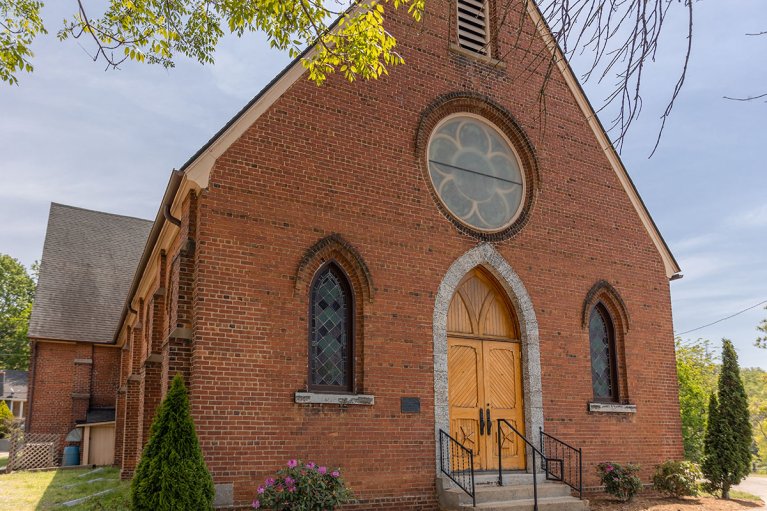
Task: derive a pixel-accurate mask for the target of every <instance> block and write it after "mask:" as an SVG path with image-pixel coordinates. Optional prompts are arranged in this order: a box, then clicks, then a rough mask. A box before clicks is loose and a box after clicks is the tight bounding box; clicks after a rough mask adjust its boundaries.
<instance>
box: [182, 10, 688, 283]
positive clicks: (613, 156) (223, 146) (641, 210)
mask: <svg viewBox="0 0 767 511" xmlns="http://www.w3.org/2000/svg"><path fill="white" fill-rule="evenodd" d="M527 10H528V15H529V16H530V18H531V20H532V22H533V23H534V25H535V27H536V28H537V30H538V34H539V36H540V37H541V38H542V39H543V41H544V42H545V44H546V45H547V46H548V47H549V50H550V51H551V53H552V55H553V56H554V58H555V60H556V64H557V68H558V69H559V71H560V72H561V73H562V76H563V77H564V79H565V82H566V83H567V86H568V88H569V89H570V92H571V93H572V94H573V96H574V98H575V100H576V102H577V103H578V106H579V107H580V108H581V112H582V113H583V115H584V117H585V118H586V119H587V121H588V124H589V127H591V129H592V131H593V133H594V136H595V138H596V139H597V142H598V144H599V146H600V148H601V149H602V151H603V152H604V153H605V156H606V157H607V160H608V161H609V162H610V165H611V167H612V168H613V170H614V171H615V174H616V175H617V177H618V180H619V181H620V183H621V185H622V186H623V189H624V191H625V192H626V194H627V195H628V197H629V200H630V201H631V204H632V205H633V206H634V209H635V210H636V212H637V214H638V216H639V218H640V220H641V222H642V224H643V226H644V228H645V230H646V231H647V234H648V235H649V236H650V238H651V239H652V242H653V244H654V245H655V248H656V249H657V250H658V253H659V254H660V256H661V259H662V260H663V264H664V267H665V270H666V276H667V277H668V278H669V279H675V278H679V277H681V275H679V272H680V271H681V269H680V267H679V264H678V263H677V261H676V259H675V258H674V255H673V254H672V253H671V250H670V249H669V247H668V245H667V244H666V241H665V240H664V239H663V236H662V235H661V233H660V231H659V230H658V227H657V226H656V225H655V221H654V220H653V219H652V217H651V216H650V212H649V211H648V210H647V207H646V206H645V204H644V201H643V200H642V198H641V197H640V196H639V192H638V191H637V189H636V186H635V185H634V183H633V181H632V180H631V177H630V176H629V174H628V171H627V170H626V167H625V166H624V165H623V162H622V161H621V159H620V156H619V155H618V153H617V151H616V150H615V147H614V146H613V144H612V142H611V141H610V139H609V137H608V136H607V132H606V131H605V129H604V126H603V125H602V123H601V122H600V120H599V117H597V114H596V111H595V110H594V108H593V106H592V105H591V103H590V102H589V100H588V98H587V97H586V94H585V92H584V91H583V88H582V87H581V85H580V82H579V81H578V79H577V78H576V77H575V74H574V73H573V70H572V68H571V67H570V64H569V63H568V62H567V59H566V58H565V56H564V53H563V52H562V50H561V49H560V48H559V45H558V44H557V42H556V40H555V39H554V36H553V35H552V33H551V29H550V28H549V26H548V24H547V23H546V21H545V19H544V18H543V16H542V14H541V11H540V10H539V9H538V6H537V4H536V2H527ZM336 22H337V21H336ZM334 25H335V24H334ZM331 29H332V27H331ZM314 51H316V47H314V46H311V47H309V48H307V49H306V50H305V51H304V52H303V53H302V54H301V55H299V56H298V57H297V58H296V59H294V60H293V61H292V62H291V63H290V64H289V65H288V66H287V67H286V68H285V69H283V70H282V71H281V72H280V73H279V74H278V75H277V76H276V77H275V78H274V79H273V80H272V81H271V82H270V83H269V84H268V85H267V86H266V87H265V88H264V89H263V90H261V92H259V93H258V94H257V95H256V96H255V97H254V98H253V99H252V100H251V101H250V102H248V104H247V105H245V107H244V108H243V109H242V110H240V111H239V112H238V113H237V114H236V115H235V116H234V117H233V118H232V119H230V120H229V122H227V123H226V124H225V125H224V126H223V127H222V128H221V129H220V130H219V131H218V133H216V134H215V135H214V136H213V137H212V138H211V139H210V140H209V141H208V142H207V143H206V144H205V145H204V146H202V147H201V148H200V150H199V151H197V152H196V153H195V154H194V155H193V156H192V157H191V158H190V159H189V160H188V161H187V162H186V163H184V165H183V166H182V167H181V171H182V172H183V173H184V174H185V175H186V177H187V178H188V179H190V180H191V181H193V182H194V183H196V184H197V186H199V187H200V188H203V189H204V188H207V186H208V178H209V177H210V171H211V169H212V168H213V165H214V164H215V162H216V159H217V158H218V157H219V156H221V155H222V154H223V153H224V151H226V150H227V149H228V148H229V146H231V145H232V144H233V143H234V142H235V141H236V140H237V139H238V138H239V137H240V136H241V135H242V134H243V133H245V131H246V130H247V129H248V128H249V127H250V126H251V125H253V123H255V122H256V120H258V118H259V117H260V116H261V114H263V113H264V112H266V111H267V110H268V109H269V108H270V107H271V106H272V105H273V104H274V103H275V102H276V101H277V100H278V99H279V98H280V97H281V96H282V94H284V93H285V92H286V91H287V90H288V89H289V88H290V86H292V85H293V84H294V83H296V81H298V79H299V78H300V77H301V76H303V75H304V72H305V71H306V70H305V68H304V66H303V64H302V63H301V60H302V59H303V58H307V57H309V56H310V55H311V54H312V53H313V52H314Z"/></svg>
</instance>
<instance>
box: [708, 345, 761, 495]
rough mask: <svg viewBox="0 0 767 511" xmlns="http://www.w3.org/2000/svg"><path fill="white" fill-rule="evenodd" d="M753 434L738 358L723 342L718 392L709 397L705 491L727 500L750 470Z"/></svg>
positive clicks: (731, 347) (731, 348)
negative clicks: (733, 488)
mask: <svg viewBox="0 0 767 511" xmlns="http://www.w3.org/2000/svg"><path fill="white" fill-rule="evenodd" d="M752 443H753V435H752V431H751V422H750V421H749V414H748V398H747V397H746V391H745V388H744V387H743V381H742V380H741V378H740V367H739V366H738V355H737V353H735V348H734V347H733V345H732V342H731V341H728V340H727V339H723V340H722V371H721V372H720V373H719V382H718V387H717V393H716V394H711V397H710V400H709V410H708V425H707V427H706V438H705V442H704V452H705V456H704V458H703V465H702V466H701V468H702V469H703V474H704V475H705V476H706V479H708V482H707V483H706V485H705V489H706V491H708V492H710V493H712V494H714V495H721V497H722V498H724V499H729V498H730V488H731V487H733V486H735V485H737V484H738V483H740V482H741V481H742V480H743V479H745V477H746V476H747V475H748V474H749V472H750V471H751V457H752V453H751V445H752Z"/></svg>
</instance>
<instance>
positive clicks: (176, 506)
mask: <svg viewBox="0 0 767 511" xmlns="http://www.w3.org/2000/svg"><path fill="white" fill-rule="evenodd" d="M213 497H214V487H213V479H212V478H211V476H210V472H208V467H207V466H206V465H205V460H204V459H203V457H202V450H201V449H200V443H199V442H198V440H197V434H196V433H195V430H194V422H193V421H192V416H191V414H190V413H189V396H188V395H187V391H186V387H184V380H183V379H182V378H181V376H180V375H176V377H175V378H173V383H172V384H171V387H170V389H169V390H168V394H167V395H166V396H165V399H164V400H163V402H162V404H161V405H160V406H159V408H158V409H157V413H156V415H155V418H154V421H153V422H152V428H151V430H150V433H149V441H148V442H147V444H146V447H144V452H143V454H142V455H141V461H140V462H139V464H138V467H136V473H135V475H134V476H133V481H132V483H131V501H132V504H133V510H134V511H181V510H195V511H205V510H212V509H213Z"/></svg>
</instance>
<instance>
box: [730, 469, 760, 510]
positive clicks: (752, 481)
mask: <svg viewBox="0 0 767 511" xmlns="http://www.w3.org/2000/svg"><path fill="white" fill-rule="evenodd" d="M735 489H736V490H740V491H745V492H748V493H752V494H754V495H756V496H758V497H761V498H762V500H763V501H765V502H767V476H762V477H759V476H748V477H747V478H746V479H745V480H744V481H743V482H742V483H740V484H739V485H738V486H735ZM765 507H767V506H765Z"/></svg>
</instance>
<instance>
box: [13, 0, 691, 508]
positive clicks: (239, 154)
mask: <svg viewBox="0 0 767 511" xmlns="http://www.w3.org/2000/svg"><path fill="white" fill-rule="evenodd" d="M527 4H529V5H527ZM426 5H427V11H426V13H425V16H424V20H423V22H422V23H420V24H415V25H413V24H412V22H411V20H408V19H406V17H405V16H406V15H405V14H404V13H391V14H390V18H389V19H388V20H387V23H388V24H389V26H388V28H389V30H390V31H391V32H392V33H393V34H394V35H395V36H396V38H397V41H398V45H399V48H400V51H401V53H402V54H403V56H404V57H405V59H406V62H407V64H406V65H404V66H400V67H398V68H396V69H395V70H393V71H392V73H391V75H390V76H387V77H384V78H382V79H380V80H376V81H371V82H364V83H361V82H355V83H351V84H350V83H347V82H346V81H344V80H343V79H342V78H340V77H337V76H336V77H332V78H331V79H329V80H328V82H327V83H326V84H325V85H324V86H322V87H317V86H316V85H314V84H313V83H311V82H310V81H308V80H307V78H306V73H305V70H304V67H303V66H302V64H301V62H300V61H298V60H297V61H295V62H293V63H292V64H290V65H289V66H288V67H287V68H286V69H285V70H284V71H283V72H282V73H280V74H279V75H278V76H277V77H276V78H275V79H274V80H273V81H272V82H271V83H270V84H269V85H268V86H267V87H266V88H265V89H264V90H263V91H262V92H261V93H259V94H258V95H257V96H256V97H255V98H254V99H253V100H252V101H251V102H250V103H248V104H247V105H246V106H245V107H244V108H243V109H242V110H241V111H240V112H239V113H238V114H237V115H236V116H235V117H234V118H233V119H232V120H231V121H230V122H229V123H228V124H227V125H226V126H224V127H223V128H222V129H221V130H220V131H219V132H218V133H217V134H216V135H215V136H214V137H213V138H212V139H211V140H210V141H209V142H208V143H207V144H206V145H205V146H204V147H202V148H201V149H200V150H199V151H198V152H197V153H196V154H195V155H194V156H193V157H192V158H191V159H190V160H189V161H188V162H186V163H185V164H184V165H183V166H182V167H181V169H180V170H178V171H174V172H173V173H172V175H171V176H170V180H169V183H168V185H167V188H166V190H165V194H164V196H163V198H162V201H161V202H160V205H159V211H158V214H157V216H156V218H155V220H154V221H153V222H151V223H149V222H145V221H141V220H136V219H127V218H125V217H118V216H115V215H108V214H105V213H98V212H86V211H83V210H77V209H74V208H67V207H63V206H58V205H54V207H53V208H52V213H51V223H50V224H49V229H48V237H47V239H46V244H45V252H44V254H43V259H42V273H41V276H40V290H39V291H38V301H37V302H36V303H35V309H34V311H33V328H30V336H31V337H32V339H33V343H34V354H33V361H32V376H31V387H32V391H31V394H32V395H31V415H30V417H29V419H28V428H29V430H30V431H40V432H61V433H62V434H66V432H67V431H68V430H69V429H71V428H72V427H74V426H75V424H78V423H87V421H88V415H89V414H93V413H96V412H99V411H100V413H101V414H102V415H100V417H101V418H102V419H103V418H104V417H107V415H104V413H107V414H108V413H109V412H108V410H113V412H112V413H113V422H112V424H113V425H114V463H116V464H117V465H118V466H120V467H121V469H122V473H123V475H124V476H125V477H128V476H130V475H131V474H132V472H133V470H134V469H135V467H136V464H137V459H138V457H139V456H140V453H141V449H142V446H143V445H144V443H145V442H146V440H147V434H148V429H149V425H150V424H151V419H152V417H153V414H154V412H155V409H156V407H157V405H158V403H159V402H160V400H161V398H162V396H163V395H164V393H165V392H166V390H167V387H168V383H169V380H170V379H171V378H172V377H173V375H174V374H176V373H181V374H182V375H183V376H184V378H185V380H186V382H187V385H188V388H189V390H190V397H191V404H192V410H193V415H194V420H195V425H196V428H197V432H198V435H199V438H200V442H201V445H202V449H203V452H204V454H205V458H206V461H207V463H208V466H209V468H210V470H211V472H212V474H213V478H214V481H215V483H216V491H217V503H218V504H219V505H221V506H238V505H247V504H249V503H250V502H251V500H252V499H253V498H254V496H255V492H256V488H257V487H258V485H259V484H260V483H261V482H262V481H263V479H264V478H265V477H266V476H268V475H270V474H272V473H274V471H275V470H276V469H278V468H279V467H281V466H283V465H284V464H285V462H286V461H287V460H288V459H291V458H301V459H304V460H312V461H315V462H318V463H322V464H326V465H329V466H340V467H342V470H343V471H344V473H345V477H346V479H347V481H348V482H349V484H350V486H351V488H352V490H353V491H354V493H355V495H356V497H357V498H358V499H359V503H358V507H359V509H377V508H382V509H383V508H386V509H437V507H438V505H439V504H438V500H441V501H442V506H443V508H445V507H450V506H449V505H448V504H446V502H448V501H449V498H448V497H450V495H452V494H450V492H451V491H454V490H455V484H456V483H448V482H447V479H444V478H445V477H447V476H446V474H445V473H449V474H451V476H452V477H453V479H455V480H456V482H457V483H458V484H460V485H464V486H466V478H467V477H468V474H469V473H470V470H469V469H470V468H473V469H474V479H475V483H476V484H478V483H479V482H481V481H482V478H485V479H487V478H488V477H490V476H488V475H487V474H488V473H497V470H498V468H499V467H500V468H502V469H503V470H506V471H508V472H509V473H510V474H512V475H513V474H519V473H520V472H517V471H521V472H527V473H528V474H529V473H530V472H531V471H532V465H531V464H532V461H533V458H534V451H535V449H533V447H530V446H529V444H527V443H525V441H524V439H527V440H528V441H529V442H530V443H531V444H530V445H532V446H534V447H536V448H537V449H540V448H541V447H542V445H541V443H543V451H545V452H544V454H547V455H548V457H549V458H550V459H553V460H557V459H562V460H563V461H562V468H559V469H558V468H557V467H556V466H549V467H548V468H549V470H550V471H552V472H557V470H560V471H564V472H566V474H562V475H566V477H565V479H566V481H565V482H569V483H571V484H573V485H574V486H575V487H579V486H580V485H581V484H583V485H584V486H586V487H592V486H595V485H597V484H598V480H597V478H596V475H595V471H594V467H595V465H596V464H598V463H600V462H602V461H616V462H635V463H639V464H641V465H642V467H643V470H642V474H641V475H642V477H643V479H644V480H645V481H647V480H649V474H650V473H651V471H652V469H653V467H654V465H655V464H658V463H660V462H662V461H665V460H668V459H679V458H681V456H682V442H681V432H680V418H679V404H678V396H677V380H676V372H675V371H676V369H675V367H676V366H675V359H674V341H673V331H672V320H671V301H670V293H669V282H670V280H673V279H675V278H678V277H679V276H680V274H679V272H680V269H679V267H678V265H677V263H676V261H675V260H674V258H673V256H672V254H671V252H670V251H669V248H668V246H667V245H666V243H665V242H664V240H663V238H662V237H661V235H660V233H659V232H658V229H657V227H656V226H655V224H654V222H653V220H652V218H651V217H650V214H649V213H648V211H647V209H646V207H645V205H644V203H643V202H642V199H641V198H640V197H639V194H638V193H637V190H636V188H635V187H634V185H633V184H632V182H631V179H630V178H629V175H628V173H627V171H626V169H625V168H624V166H623V164H622V162H621V160H620V158H619V157H618V155H617V154H616V152H615V150H614V148H613V146H612V145H611V143H610V141H609V139H608V137H607V135H606V134H605V132H604V129H603V127H602V125H601V124H600V123H599V120H598V119H597V117H596V115H595V113H594V110H593V108H592V107H591V105H590V103H589V102H588V100H587V99H586V97H585V95H584V92H583V90H582V89H581V88H580V86H579V84H578V82H577V80H576V78H575V76H574V74H573V72H572V70H571V69H570V68H569V66H568V64H567V63H566V62H565V61H564V59H563V58H561V54H560V53H559V51H558V50H557V49H556V47H555V46H552V43H551V41H552V39H551V34H550V33H549V32H548V29H547V28H546V27H545V24H543V23H542V22H541V17H540V13H539V12H538V11H537V10H536V8H535V6H534V4H533V3H532V2H529V3H525V5H526V6H523V3H520V4H519V5H517V6H516V8H517V9H527V12H526V13H524V16H523V15H522V14H523V13H522V12H519V13H517V16H516V17H515V16H513V15H511V16H509V19H515V20H522V22H523V25H524V26H523V27H522V30H521V31H518V30H517V29H516V28H510V27H508V26H504V25H503V24H501V23H500V21H499V16H497V15H495V13H494V9H495V4H494V2H493V1H492V0H491V1H489V2H488V3H486V4H482V3H478V2H474V1H472V0H457V3H456V0H452V1H449V2H427V3H426ZM467 13H469V14H467ZM520 37H521V38H522V40H520V39H519V38H520ZM545 52H549V53H548V54H549V55H552V53H551V52H553V54H554V56H555V57H557V60H556V63H555V64H554V68H553V70H552V73H550V76H549V77H548V83H547V84H546V89H545V90H546V109H545V110H541V109H540V108H539V92H540V89H541V86H542V84H543V81H544V80H545V79H546V78H545V76H544V75H546V74H547V73H546V72H547V69H546V66H545V65H544V66H541V67H540V69H537V70H530V69H529V65H528V64H529V63H530V59H531V58H532V56H535V55H541V54H543V53H545ZM62 229H69V230H70V231H68V232H69V235H68V236H59V235H58V234H57V233H58V232H61V230H62ZM89 233H90V234H89ZM93 233H96V235H93ZM49 239H50V240H51V241H50V243H49ZM84 244H85V246H83V245H84ZM85 252H88V253H91V255H90V256H86V255H84V253H85ZM88 257H90V258H91V259H88ZM57 261H58V262H57ZM80 267H83V268H80ZM73 268H74V269H75V270H76V271H72V272H68V271H67V270H68V269H73ZM78 268H79V269H78ZM72 280H77V283H73V282H71V281H72ZM48 291H50V294H49V296H48V298H47V299H45V300H41V293H46V292H48ZM67 322H69V323H70V326H69V327H68V328H65V329H63V330H61V329H59V330H57V328H58V327H59V326H60V325H61V324H64V323H67ZM70 395H71V396H72V397H71V399H70V398H69V396H70ZM56 396H58V397H56ZM70 401H71V402H70ZM61 410H64V411H63V412H62V411H61ZM105 410H107V412H104V411H105ZM107 418H108V417H107ZM499 419H501V420H500V421H499ZM498 428H501V435H498ZM541 431H544V432H545V433H546V434H548V435H551V437H553V438H556V439H559V440H561V441H562V442H565V443H566V444H567V445H570V446H573V447H575V448H578V449H580V450H581V452H582V461H583V481H579V480H578V479H577V478H576V479H573V477H574V476H573V472H572V470H573V461H572V459H571V458H569V456H570V454H573V453H574V452H575V451H567V452H568V453H569V454H567V456H564V455H560V454H557V451H556V449H559V448H562V449H565V446H564V444H561V443H559V442H557V441H556V440H553V439H552V438H550V437H548V436H545V435H542V434H541ZM448 435H449V437H448ZM523 437H524V438H523ZM499 439H500V443H501V445H500V449H499V445H498V443H499ZM446 453H447V454H449V458H448V459H447V461H446V459H445V456H446ZM468 453H471V456H470V457H469V455H468ZM467 460H469V461H467ZM461 463H463V465H461ZM467 463H468V464H467ZM536 463H537V464H538V467H540V460H537V461H536ZM557 463H558V462H556V461H555V462H554V464H553V465H556V464H557ZM469 464H471V465H473V466H472V467H470V466H469ZM461 468H462V469H465V470H459V469H461ZM510 481H512V482H513V481H514V479H513V477H512V478H511V479H510ZM524 481H528V480H527V479H524ZM528 482H529V481H528ZM459 493H460V492H459ZM448 494H449V495H448ZM446 495H447V496H446ZM461 498H465V497H461ZM562 498H564V497H562ZM461 502H463V504H460V505H464V506H465V505H466V504H465V501H461ZM551 509H554V508H551ZM562 509H565V508H562ZM568 509H577V507H570V508H568Z"/></svg>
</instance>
